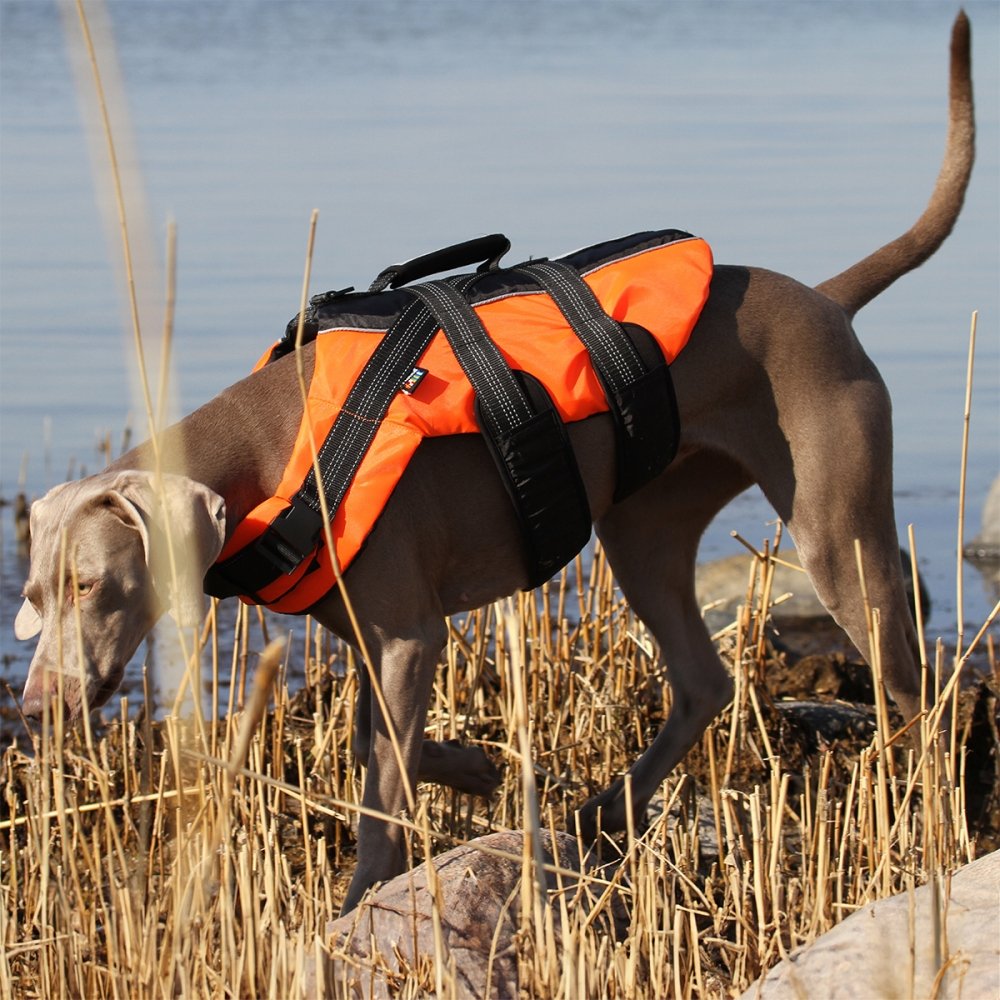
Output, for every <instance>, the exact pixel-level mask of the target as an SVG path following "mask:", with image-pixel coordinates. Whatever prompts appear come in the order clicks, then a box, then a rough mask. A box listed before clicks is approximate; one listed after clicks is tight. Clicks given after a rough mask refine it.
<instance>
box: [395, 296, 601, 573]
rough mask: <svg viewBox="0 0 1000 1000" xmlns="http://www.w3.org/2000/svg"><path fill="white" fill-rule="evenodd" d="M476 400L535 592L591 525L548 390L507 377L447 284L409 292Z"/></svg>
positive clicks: (516, 375)
mask: <svg viewBox="0 0 1000 1000" xmlns="http://www.w3.org/2000/svg"><path fill="white" fill-rule="evenodd" d="M411 291H412V292H413V293H414V295H417V296H419V297H420V299H421V300H423V301H424V302H425V303H426V304H427V306H428V308H430V309H431V311H432V312H433V313H434V315H435V316H436V317H437V321H438V323H440V325H441V329H442V330H443V332H444V335H445V337H446V338H447V339H448V343H449V344H450V345H451V349H452V350H453V351H454V353H455V357H456V358H457V359H458V362H459V364H460V365H461V366H462V369H463V371H464V372H465V375H466V377H467V378H468V380H469V382H470V383H471V384H472V387H473V389H474V390H475V393H476V416H477V419H478V422H479V427H480V430H481V431H482V432H483V438H484V439H485V441H486V445H487V447H488V448H489V451H490V454H491V455H492V456H493V460H494V462H495V464H496V467H497V470H498V472H499V473H500V478H501V480H502V482H503V484H504V487H505V488H506V490H507V493H508V495H509V496H510V499H511V501H512V503H513V505H514V511H515V514H516V516H517V519H518V522H519V524H520V526H521V536H522V539H523V541H524V547H525V555H526V562H527V568H528V587H529V589H530V588H534V587H537V586H539V585H540V584H542V583H544V582H545V581H546V580H549V579H551V577H552V576H553V575H554V574H555V573H557V572H559V570H560V569H562V567H563V566H565V565H566V563H568V562H569V561H570V560H571V559H572V558H573V557H574V556H575V555H576V554H577V553H578V552H579V551H580V549H582V548H583V547H584V545H586V544H587V542H588V540H589V539H590V532H591V525H592V518H591V514H590V504H589V503H588V500H587V491H586V488H585V487H584V485H583V480H582V479H581V477H580V470H579V468H578V467H577V464H576V456H575V455H574V453H573V447H572V445H571V444H570V440H569V435H568V434H567V433H566V426H565V424H564V423H563V421H562V419H561V418H560V416H559V413H558V411H557V410H556V408H555V406H554V405H553V403H552V400H551V398H550V397H549V395H548V393H547V392H546V390H545V387H544V386H543V385H542V383H541V382H539V381H538V380H537V379H535V378H533V377H532V376H530V375H528V374H527V373H526V372H515V371H511V369H510V366H509V365H508V364H507V362H506V360H505V359H504V357H503V355H502V354H501V352H500V350H499V349H498V348H497V346H496V344H494V343H493V341H492V340H491V339H490V337H489V334H488V333H487V332H486V328H485V327H484V326H483V323H482V321H481V320H480V318H479V316H478V315H477V314H476V312H475V310H474V309H473V308H472V306H471V305H469V303H468V301H467V300H466V298H465V296H463V295H462V294H461V292H460V291H459V290H458V289H456V288H455V287H454V286H453V285H452V284H450V283H449V282H447V281H431V282H428V283H426V284H423V285H416V286H414V287H413V288H412V289H411Z"/></svg>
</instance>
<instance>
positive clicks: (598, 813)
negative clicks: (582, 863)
mask: <svg viewBox="0 0 1000 1000" xmlns="http://www.w3.org/2000/svg"><path fill="white" fill-rule="evenodd" d="M633 806H635V803H633ZM579 824H580V836H581V837H583V840H584V843H587V844H592V843H594V842H595V841H596V840H597V838H598V836H599V835H600V834H601V833H619V832H620V831H622V830H625V829H627V828H628V822H627V818H626V814H625V782H624V781H622V780H621V778H619V779H618V780H617V781H616V782H615V783H614V784H613V785H612V786H611V787H610V788H609V789H608V790H607V791H604V792H601V794H600V795H595V796H594V797H593V798H592V799H589V800H588V801H587V802H585V803H584V804H583V806H581V808H580V812H579Z"/></svg>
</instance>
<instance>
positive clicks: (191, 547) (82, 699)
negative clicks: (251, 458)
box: [14, 470, 225, 719]
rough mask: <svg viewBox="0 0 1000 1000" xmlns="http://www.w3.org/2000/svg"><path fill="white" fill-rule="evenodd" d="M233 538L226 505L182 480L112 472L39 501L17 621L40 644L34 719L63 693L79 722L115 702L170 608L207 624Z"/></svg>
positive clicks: (30, 695) (30, 700)
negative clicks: (207, 587)
mask: <svg viewBox="0 0 1000 1000" xmlns="http://www.w3.org/2000/svg"><path fill="white" fill-rule="evenodd" d="M168 525H169V531H168V530H167V526H168ZM224 539H225V505H224V503H223V500H222V498H221V497H220V496H218V494H216V493H214V492H213V491H212V490H210V489H209V488H208V487H206V486H204V485H202V484H201V483H196V482H194V481H193V480H190V479H187V478H185V477H183V476H163V477H161V479H160V481H159V482H157V483H154V477H153V476H152V474H151V473H148V472H142V471H135V470H127V471H123V472H103V473H100V474H99V475H96V476H91V477H90V478H88V479H83V480H80V481H79V482H74V483H65V484H63V485H62V486H56V487H55V488H54V489H52V490H50V491H49V492H48V493H47V494H46V495H45V496H44V497H42V499H41V500H37V501H35V503H33V504H32V505H31V569H30V572H29V575H28V580H27V582H26V584H25V586H24V597H25V600H24V604H23V605H22V606H21V610H20V611H19V612H18V615H17V619H16V620H15V622H14V632H15V634H16V636H17V638H19V639H30V638H32V637H34V636H36V635H39V640H38V646H37V648H36V649H35V655H34V657H33V658H32V661H31V667H30V669H29V671H28V679H27V682H26V683H25V686H24V698H23V708H24V711H25V714H27V715H29V716H40V715H41V714H42V710H43V708H44V705H45V702H46V701H47V700H49V699H51V698H53V697H57V696H58V694H59V693H60V691H61V692H62V698H63V703H64V706H65V712H66V717H67V718H69V719H75V718H77V717H79V715H80V713H81V712H82V710H83V708H84V706H85V705H86V706H88V707H90V708H95V707H97V706H99V705H102V704H103V703H104V702H105V701H107V700H108V698H110V697H111V695H112V694H113V693H114V692H115V690H116V689H117V687H118V685H119V684H120V683H121V679H122V675H123V673H124V671H125V665H126V664H127V663H128V661H129V660H130V659H131V658H132V655H133V653H135V651H136V649H138V647H139V643H140V642H142V640H143V639H144V638H145V636H146V635H147V634H148V633H149V631H150V629H151V628H152V627H153V625H154V624H155V623H156V621H157V619H158V618H159V617H160V615H161V614H162V613H163V612H164V611H165V610H167V609H168V608H170V609H171V610H172V611H173V613H174V614H175V615H176V616H177V617H178V619H179V620H180V621H181V623H182V624H193V623H194V622H195V621H197V620H198V618H199V617H200V611H201V607H202V601H203V593H202V579H203V577H204V575H205V571H206V570H207V569H208V567H209V566H210V565H211V564H212V563H213V562H214V561H215V559H216V557H217V556H218V554H219V552H220V551H221V549H222V544H223V541H224Z"/></svg>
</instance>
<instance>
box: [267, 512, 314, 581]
mask: <svg viewBox="0 0 1000 1000" xmlns="http://www.w3.org/2000/svg"><path fill="white" fill-rule="evenodd" d="M322 530H323V515H322V514H320V513H319V512H318V511H315V510H313V509H312V507H310V506H309V505H308V504H306V503H303V502H302V501H301V500H293V501H292V505H291V507H289V508H288V509H287V510H285V511H282V513H280V514H279V515H278V516H277V517H276V518H275V519H274V520H273V521H272V522H271V524H270V525H269V526H268V529H267V531H266V532H264V534H263V535H262V536H261V538H260V540H259V542H258V543H257V551H258V552H259V553H260V555H262V556H264V557H265V558H266V559H267V560H268V562H270V563H272V564H273V565H274V566H275V567H277V568H278V569H279V570H280V571H281V572H282V573H285V574H286V575H287V574H288V573H292V572H294V571H295V569H297V568H298V566H299V565H300V563H301V562H302V560H303V559H305V558H306V556H308V555H309V554H310V553H311V552H312V551H313V549H315V548H316V543H317V542H318V541H319V536H320V532H321V531H322Z"/></svg>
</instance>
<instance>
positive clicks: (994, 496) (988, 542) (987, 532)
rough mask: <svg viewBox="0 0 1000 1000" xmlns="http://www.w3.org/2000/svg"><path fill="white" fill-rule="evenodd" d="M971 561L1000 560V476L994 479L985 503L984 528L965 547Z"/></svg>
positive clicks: (966, 555)
mask: <svg viewBox="0 0 1000 1000" xmlns="http://www.w3.org/2000/svg"><path fill="white" fill-rule="evenodd" d="M964 554H965V558H966V559H969V560H971V561H980V560H982V561H985V562H1000V476H997V477H996V479H994V480H993V485H992V486H991V487H990V491H989V493H987V494H986V503H985V504H984V505H983V530H982V531H980V532H979V534H978V535H977V536H976V537H975V538H973V539H972V541H971V542H969V543H968V544H967V545H966V546H965V549H964Z"/></svg>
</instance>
